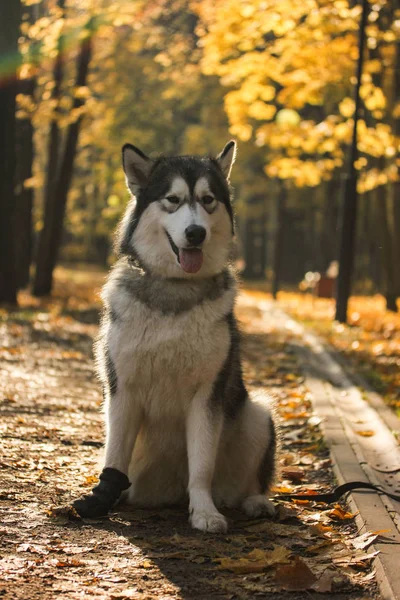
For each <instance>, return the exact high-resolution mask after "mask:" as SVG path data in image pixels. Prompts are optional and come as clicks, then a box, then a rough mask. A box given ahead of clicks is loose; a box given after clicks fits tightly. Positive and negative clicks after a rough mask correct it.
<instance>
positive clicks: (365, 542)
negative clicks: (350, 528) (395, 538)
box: [350, 531, 378, 550]
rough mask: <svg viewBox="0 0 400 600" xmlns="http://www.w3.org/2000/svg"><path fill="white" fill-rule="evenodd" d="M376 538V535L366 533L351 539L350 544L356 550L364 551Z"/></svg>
mask: <svg viewBox="0 0 400 600" xmlns="http://www.w3.org/2000/svg"><path fill="white" fill-rule="evenodd" d="M377 537H378V534H376V533H371V532H370V531H367V532H366V533H363V534H362V535H359V536H358V537H356V538H353V539H351V540H350V544H351V545H352V546H353V548H356V549H357V550H364V549H365V548H368V546H370V545H371V544H372V543H373V542H374V541H375V540H376V539H377Z"/></svg>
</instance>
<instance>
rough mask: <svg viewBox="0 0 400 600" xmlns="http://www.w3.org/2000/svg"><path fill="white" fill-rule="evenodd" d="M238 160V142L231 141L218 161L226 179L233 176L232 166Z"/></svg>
mask: <svg viewBox="0 0 400 600" xmlns="http://www.w3.org/2000/svg"><path fill="white" fill-rule="evenodd" d="M235 159H236V142H235V140H231V141H230V142H228V143H227V144H226V145H225V148H224V149H223V150H222V152H221V154H218V156H217V161H218V162H219V166H220V167H221V170H222V172H223V174H224V175H225V177H226V179H229V176H230V174H231V169H232V165H233V163H234V162H235Z"/></svg>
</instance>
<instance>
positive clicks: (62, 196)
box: [33, 0, 93, 296]
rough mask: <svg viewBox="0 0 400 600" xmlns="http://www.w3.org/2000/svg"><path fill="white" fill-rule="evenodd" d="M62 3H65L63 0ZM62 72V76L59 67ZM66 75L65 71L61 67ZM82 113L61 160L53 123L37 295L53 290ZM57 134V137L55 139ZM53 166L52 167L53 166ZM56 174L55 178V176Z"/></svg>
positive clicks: (80, 72)
mask: <svg viewBox="0 0 400 600" xmlns="http://www.w3.org/2000/svg"><path fill="white" fill-rule="evenodd" d="M61 2H62V3H64V0H60V3H61ZM60 6H61V4H60ZM92 30H93V19H89V21H88V22H87V24H86V27H85V31H84V35H83V36H82V40H81V43H80V49H79V53H78V59H77V74H76V81H75V86H76V87H77V88H79V87H83V86H85V85H86V79H87V75H88V71H89V63H90V58H91V53H92ZM58 76H60V74H59V71H58ZM61 77H62V71H61ZM83 102H84V100H83V99H82V98H80V97H77V96H75V98H74V103H73V106H72V111H75V112H78V109H79V108H80V107H81V106H82V105H83ZM82 118H83V116H82V114H79V116H78V118H77V119H76V120H75V121H74V122H73V123H71V124H70V125H69V127H68V129H67V133H66V138H65V143H64V147H63V152H62V156H61V158H59V160H57V158H56V156H57V148H58V146H59V133H58V127H57V126H56V125H54V128H53V123H52V129H51V132H50V145H51V147H53V145H54V149H55V150H54V155H55V156H54V157H53V156H50V151H49V156H48V158H49V163H50V162H51V163H52V164H53V161H54V162H55V163H56V164H55V167H52V168H53V169H54V171H53V173H55V176H53V175H52V174H50V177H51V179H49V181H48V187H47V188H46V199H45V214H44V225H43V229H42V231H41V233H40V238H39V249H38V255H37V260H36V276H35V282H34V289H33V293H34V294H35V295H36V296H45V295H47V294H50V292H51V288H52V284H53V271H54V267H55V265H56V262H57V257H58V253H59V249H60V245H61V239H62V232H63V223H64V216H65V209H66V204H67V198H68V192H69V189H70V186H71V181H72V175H73V167H74V159H75V154H76V149H77V145H78V138H79V131H80V127H81V123H82ZM52 134H53V141H52V137H51V136H52ZM49 170H50V167H49ZM53 177H54V178H53Z"/></svg>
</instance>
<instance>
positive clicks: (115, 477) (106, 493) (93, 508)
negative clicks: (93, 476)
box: [72, 467, 131, 518]
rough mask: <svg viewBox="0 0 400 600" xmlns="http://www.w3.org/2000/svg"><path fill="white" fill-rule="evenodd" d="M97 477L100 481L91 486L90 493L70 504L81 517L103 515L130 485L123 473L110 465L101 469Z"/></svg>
mask: <svg viewBox="0 0 400 600" xmlns="http://www.w3.org/2000/svg"><path fill="white" fill-rule="evenodd" d="M99 479H100V483H99V484H98V485H96V487H94V488H93V490H92V493H91V494H86V495H85V496H81V498H78V500H75V502H74V503H73V505H72V506H73V507H74V508H75V510H76V512H77V513H78V514H79V515H80V516H81V517H89V518H91V517H92V518H93V517H105V516H106V515H107V513H108V511H109V510H110V509H111V508H112V507H113V506H114V504H115V503H116V501H117V500H118V498H119V497H120V495H121V492H123V491H124V490H127V489H128V488H129V486H130V485H131V484H130V483H129V479H128V477H127V476H126V475H125V474H124V473H121V471H118V470H117V469H112V468H110V467H106V468H104V469H103V471H102V472H101V474H100V478H99Z"/></svg>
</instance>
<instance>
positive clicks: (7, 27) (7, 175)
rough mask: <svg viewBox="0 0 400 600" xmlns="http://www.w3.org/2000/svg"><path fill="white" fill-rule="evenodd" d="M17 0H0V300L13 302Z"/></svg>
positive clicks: (14, 295) (14, 300)
mask: <svg viewBox="0 0 400 600" xmlns="http://www.w3.org/2000/svg"><path fill="white" fill-rule="evenodd" d="M20 20H21V4H20V1H19V0H13V1H12V2H11V1H6V0H2V1H1V19H0V59H1V60H0V302H10V303H15V302H16V291H17V273H16V261H15V239H14V238H15V172H16V151H15V145H16V144H15V141H16V140H15V135H16V117H15V96H16V92H17V79H16V72H17V67H18V64H19V60H18V37H19V27H20Z"/></svg>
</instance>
